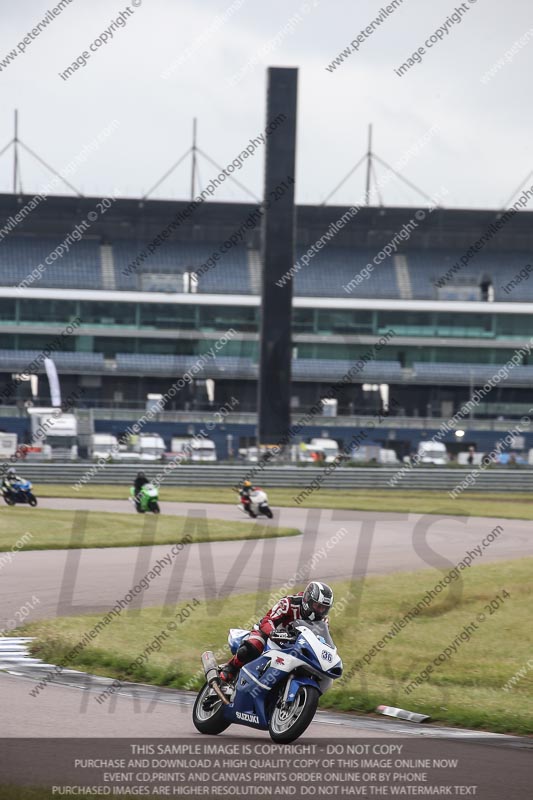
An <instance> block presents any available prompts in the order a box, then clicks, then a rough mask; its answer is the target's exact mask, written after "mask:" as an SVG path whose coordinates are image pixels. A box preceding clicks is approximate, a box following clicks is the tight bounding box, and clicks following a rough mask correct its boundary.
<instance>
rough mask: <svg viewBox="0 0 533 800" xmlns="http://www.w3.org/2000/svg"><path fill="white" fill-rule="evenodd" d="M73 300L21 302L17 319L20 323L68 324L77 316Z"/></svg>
mask: <svg viewBox="0 0 533 800" xmlns="http://www.w3.org/2000/svg"><path fill="white" fill-rule="evenodd" d="M76 305H77V304H76V301H75V300H52V299H50V300H21V301H20V305H19V319H20V321H21V322H35V323H42V322H53V323H55V324H56V325H57V324H58V323H60V322H64V323H65V324H66V323H67V322H70V321H71V320H72V319H74V317H75V316H76V314H77V308H76Z"/></svg>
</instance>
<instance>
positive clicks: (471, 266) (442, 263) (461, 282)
mask: <svg viewBox="0 0 533 800" xmlns="http://www.w3.org/2000/svg"><path fill="white" fill-rule="evenodd" d="M462 255H463V253H461V252H455V253H452V252H449V251H435V250H434V251H431V252H430V251H428V252H424V253H422V252H420V251H418V252H414V251H411V252H407V253H405V256H406V258H407V265H408V269H409V276H410V279H411V287H412V291H413V299H415V300H435V299H438V298H439V297H441V298H443V299H446V295H445V293H446V291H447V290H449V289H450V287H454V286H462V287H464V286H467V285H470V286H472V287H479V285H480V283H481V281H482V280H483V279H489V280H490V281H491V282H492V285H493V288H494V300H495V301H497V302H524V301H526V302H531V301H532V300H533V280H521V281H520V283H519V287H520V288H517V287H515V288H514V289H513V288H512V287H511V288H510V289H508V291H507V292H506V291H505V288H504V287H506V286H507V284H508V283H509V281H511V280H513V279H514V278H516V276H517V275H518V273H519V272H520V270H522V269H523V268H524V266H525V265H526V264H528V263H531V262H532V261H533V259H532V257H531V254H528V253H511V254H505V255H497V254H494V253H483V252H481V253H479V254H478V255H476V256H475V257H474V258H473V259H472V260H471V261H470V262H469V263H468V264H466V265H465V266H461V269H460V270H458V271H457V272H456V273H455V274H453V275H451V276H449V279H446V273H447V272H448V270H449V269H451V268H452V267H453V265H454V264H455V263H457V262H460V259H461V256H462ZM443 278H444V279H445V286H444V288H443V289H441V290H440V292H441V294H439V289H438V288H437V286H435V284H436V283H437V282H438V281H439V280H440V279H443ZM443 293H444V294H443ZM471 299H479V298H475V297H472V298H471Z"/></svg>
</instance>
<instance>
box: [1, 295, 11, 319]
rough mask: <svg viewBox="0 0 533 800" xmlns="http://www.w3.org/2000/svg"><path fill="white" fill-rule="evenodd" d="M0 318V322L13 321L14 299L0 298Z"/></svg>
mask: <svg viewBox="0 0 533 800" xmlns="http://www.w3.org/2000/svg"><path fill="white" fill-rule="evenodd" d="M0 320H2V322H14V321H15V300H14V299H13V300H11V299H10V298H5V299H1V300H0Z"/></svg>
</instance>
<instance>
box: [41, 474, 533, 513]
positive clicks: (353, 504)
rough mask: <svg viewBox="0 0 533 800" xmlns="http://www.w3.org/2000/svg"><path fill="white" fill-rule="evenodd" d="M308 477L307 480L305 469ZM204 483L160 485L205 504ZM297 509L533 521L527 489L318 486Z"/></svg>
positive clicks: (90, 494) (216, 499)
mask: <svg viewBox="0 0 533 800" xmlns="http://www.w3.org/2000/svg"><path fill="white" fill-rule="evenodd" d="M309 479H310V480H311V479H312V474H311V470H309ZM264 488H265V489H266V490H267V491H268V499H269V503H270V505H271V506H272V507H273V508H274V509H275V508H276V507H279V506H291V507H294V506H295V501H294V497H295V496H297V495H298V494H299V492H301V489H269V488H268V486H265V487H264ZM35 489H36V494H37V496H38V497H39V496H40V497H83V498H95V499H101V500H124V499H125V498H126V497H127V496H128V491H129V489H128V487H127V486H108V485H105V486H99V485H96V484H94V485H93V484H89V485H88V486H84V487H83V488H82V489H81V490H80V491H79V492H76V491H75V490H74V489H73V488H72V487H71V486H64V485H59V484H57V485H56V484H40V485H38V486H36V487H35ZM205 498H206V492H205V487H203V486H202V487H189V486H187V487H185V486H168V487H164V488H163V489H162V490H161V500H162V502H163V503H164V502H165V501H166V502H172V501H174V502H182V503H187V502H189V503H205ZM209 501H210V502H211V503H236V502H237V497H236V494H235V492H234V491H233V490H232V488H231V487H229V486H224V487H209ZM298 508H346V509H353V510H355V511H400V512H402V511H403V512H406V513H416V514H459V515H461V516H465V515H466V516H472V517H497V518H502V517H506V518H508V519H532V520H533V495H530V494H528V493H527V492H513V493H509V492H499V493H498V492H465V493H464V494H463V495H461V496H459V497H457V498H455V499H454V498H452V497H449V495H448V494H447V492H442V491H441V492H437V491H419V492H417V491H402V490H398V489H388V490H384V489H351V490H344V489H337V490H335V489H327V488H324V489H320V490H319V491H314V492H313V493H312V494H311V495H309V497H307V498H305V500H303V502H302V503H300V504H299V505H298Z"/></svg>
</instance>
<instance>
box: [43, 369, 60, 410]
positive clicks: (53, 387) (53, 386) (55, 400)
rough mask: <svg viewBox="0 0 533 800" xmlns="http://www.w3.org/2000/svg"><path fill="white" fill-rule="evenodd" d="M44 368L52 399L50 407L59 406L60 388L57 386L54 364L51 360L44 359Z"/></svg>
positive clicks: (57, 379)
mask: <svg viewBox="0 0 533 800" xmlns="http://www.w3.org/2000/svg"><path fill="white" fill-rule="evenodd" d="M44 366H45V369H46V374H47V376H48V383H49V384H50V397H51V398H52V405H53V406H54V407H55V406H60V405H61V388H60V386H59V378H58V376H57V369H56V365H55V363H54V362H53V361H52V359H51V358H45V359H44Z"/></svg>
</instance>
